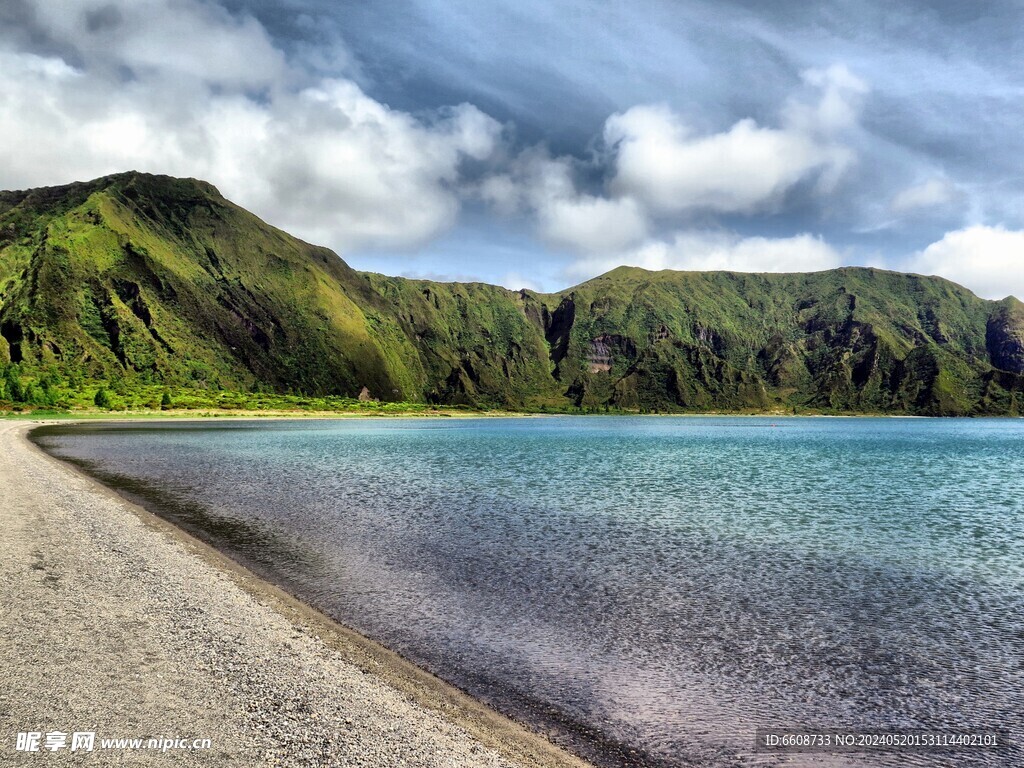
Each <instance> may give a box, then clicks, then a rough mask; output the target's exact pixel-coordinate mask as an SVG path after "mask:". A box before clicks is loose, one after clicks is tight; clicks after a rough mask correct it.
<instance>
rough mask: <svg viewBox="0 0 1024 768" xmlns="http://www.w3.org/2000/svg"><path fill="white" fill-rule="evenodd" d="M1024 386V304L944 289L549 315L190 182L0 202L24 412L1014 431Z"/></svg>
mask: <svg viewBox="0 0 1024 768" xmlns="http://www.w3.org/2000/svg"><path fill="white" fill-rule="evenodd" d="M1022 372H1024V305H1022V304H1021V303H1020V302H1019V301H1017V300H1016V299H1013V298H1008V299H1006V300H1004V301H1001V302H992V301H985V300H982V299H979V298H978V297H976V296H974V295H973V294H971V293H970V292H969V291H967V290H966V289H964V288H961V287H960V286H957V285H955V284H953V283H950V282H949V281H946V280H943V279H941V278H934V277H922V276H917V275H905V274H899V273H893V272H885V271H881V270H874V269H853V268H849V269H839V270H832V271H828V272H819V273H812V274H780V275H752V274H737V273H728V272H711V273H695V272H667V271H666V272H647V271H645V270H641V269H636V268H627V267H622V268H619V269H616V270H613V271H612V272H609V273H608V274H606V275H602V276H600V277H598V278H595V279H593V280H590V281H588V282H586V283H583V284H581V285H578V286H576V287H574V288H570V289H568V290H566V291H563V292H561V293H558V294H550V295H545V294H538V293H534V292H531V291H509V290H505V289H503V288H500V287H496V286H491V285H483V284H458V283H434V282H428V281H419V280H407V279H403V278H395V277H385V276H382V275H375V274H365V273H359V272H356V271H354V270H352V269H351V268H349V267H348V266H347V265H346V264H345V263H344V262H343V261H342V260H341V259H339V258H338V257H337V256H336V255H335V254H333V253H332V252H331V251H328V250H326V249H323V248H318V247H315V246H312V245H308V244H306V243H303V242H301V241H300V240H297V239H295V238H293V237H291V236H289V235H287V234H285V233H284V232H281V231H280V230H277V229H275V228H273V227H271V226H269V225H267V224H265V223H264V222H262V221H260V220H259V219H257V218H256V217H254V216H253V215H251V214H249V213H248V212H246V211H244V210H242V209H241V208H239V207H237V206H235V205H233V204H232V203H230V202H228V201H227V200H225V199H224V198H223V197H221V196H220V194H219V193H218V192H217V190H216V189H214V188H213V187H212V186H210V185H209V184H206V183H204V182H200V181H195V180H191V179H172V178H168V177H158V176H148V175H145V174H138V173H127V174H119V175H116V176H110V177H106V178H103V179H98V180H95V181H92V182H88V183H85V184H72V185H69V186H65V187H54V188H47V189H38V190H29V191H24V192H2V193H0V373H2V375H0V408H6V409H8V410H22V411H25V410H33V409H38V410H48V411H52V410H80V409H97V408H98V409H101V410H105V411H106V410H109V411H122V410H125V409H128V410H147V409H148V410H153V411H174V412H177V411H185V410H209V409H216V410H232V411H233V410H238V411H241V410H254V411H271V410H309V411H315V410H324V411H331V412H356V413H395V412H406V413H422V412H428V411H429V410H430V409H431V408H432V407H434V406H446V407H459V408H470V409H481V408H490V409H503V410H529V411H539V412H548V413H557V412H587V413H605V412H641V413H672V412H705V411H737V412H758V411H765V410H770V411H778V412H786V413H789V412H798V413H851V412H858V413H908V414H922V415H960V414H968V415H980V414H1012V415H1017V414H1019V413H1020V409H1021V402H1022V401H1024V376H1022ZM364 390H365V391H364ZM361 394H362V397H360V395H361ZM101 395H102V397H101Z"/></svg>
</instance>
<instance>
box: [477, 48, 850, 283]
mask: <svg viewBox="0 0 1024 768" xmlns="http://www.w3.org/2000/svg"><path fill="white" fill-rule="evenodd" d="M803 77H804V81H805V84H806V86H807V88H808V89H810V90H811V91H812V92H813V98H810V99H808V98H806V96H805V95H804V96H802V97H801V98H797V97H793V98H791V99H789V100H788V101H787V102H786V103H785V104H784V105H783V108H782V110H781V112H782V118H781V127H779V128H767V127H763V126H759V125H758V124H757V123H756V122H755V121H754V120H752V119H745V120H740V121H739V122H737V123H735V124H734V125H733V126H732V127H731V128H729V129H728V130H725V131H723V132H721V133H714V134H710V135H694V134H693V133H692V132H691V131H690V129H689V128H688V126H687V125H686V123H685V122H684V120H683V119H682V117H680V116H679V115H678V114H676V113H675V112H673V111H672V110H671V109H670V108H669V107H667V106H664V105H639V106H635V107H633V108H631V109H628V110H626V111H625V112H622V113H619V114H614V115H612V116H611V117H609V118H608V120H607V121H606V122H605V126H604V133H603V139H604V145H605V148H606V150H605V151H604V153H603V154H600V155H598V156H597V157H596V158H595V159H594V160H593V161H591V162H590V163H583V162H581V161H578V160H576V159H574V158H571V157H557V158H552V157H551V156H550V155H549V154H548V153H547V152H546V151H545V150H543V149H540V148H533V149H529V150H527V151H525V152H523V153H522V154H521V155H520V156H519V157H518V158H516V159H515V160H514V161H513V162H512V163H510V164H509V166H508V167H507V168H505V169H504V170H503V171H502V172H501V173H497V174H495V175H493V176H491V177H490V178H488V179H486V180H484V181H483V182H482V183H481V184H480V186H479V194H480V196H481V197H482V198H483V199H484V200H485V201H487V202H489V203H490V204H491V206H492V207H493V208H494V209H495V210H497V211H498V212H499V213H502V214H505V215H513V214H521V213H527V214H528V215H530V216H531V217H532V218H533V220H534V222H535V224H536V226H537V230H538V233H539V234H540V235H541V237H542V238H543V239H544V240H545V241H547V242H548V243H551V244H553V245H555V246H559V247H565V248H568V249H569V250H573V251H577V252H579V253H582V254H584V255H587V256H595V257H598V258H599V260H603V259H604V257H609V256H613V255H615V254H621V253H623V252H625V251H628V250H629V249H631V248H637V247H640V246H641V245H642V244H643V243H644V242H645V241H648V240H650V239H651V236H652V232H654V231H656V230H657V229H659V228H663V227H664V225H665V224H666V223H667V221H668V220H672V219H674V220H675V222H674V223H675V224H676V226H678V219H679V218H680V217H688V216H695V215H698V214H701V213H705V214H706V213H713V214H714V213H718V214H721V213H745V214H752V213H757V212H762V211H765V210H771V209H775V208H778V207H779V206H780V205H781V203H782V202H783V198H784V196H785V194H786V192H787V191H789V190H790V189H792V188H793V187H794V186H795V185H796V184H798V183H800V182H803V181H805V180H811V181H814V182H815V184H816V187H817V189H818V191H819V192H821V193H826V192H828V191H830V190H831V189H833V188H834V187H835V185H836V183H837V182H838V180H839V178H840V177H841V176H842V174H843V172H844V171H845V170H846V169H847V168H848V167H849V165H850V164H851V163H852V162H853V160H854V157H855V156H854V152H853V150H851V149H850V148H849V147H847V146H846V145H845V144H844V143H843V141H842V139H843V137H844V136H845V134H846V133H847V132H849V131H851V130H852V129H853V128H855V126H856V120H857V115H858V113H859V109H860V102H861V99H862V97H863V95H864V94H865V93H866V92H867V86H866V85H865V84H864V83H863V82H862V81H861V80H859V79H858V78H856V77H855V76H854V75H852V74H851V73H850V72H849V70H847V69H846V68H845V67H843V66H834V67H831V68H829V69H827V70H809V71H807V72H805V73H804V75H803ZM587 175H589V176H591V177H594V176H602V175H603V176H605V177H606V178H607V179H608V183H607V184H606V185H605V187H604V188H603V189H590V190H588V189H587V188H586V186H585V185H581V184H580V183H579V179H580V178H581V177H585V176H587ZM766 242H767V241H766ZM721 252H722V251H719V253H721ZM726 266H727V265H726Z"/></svg>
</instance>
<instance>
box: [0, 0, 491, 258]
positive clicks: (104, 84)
mask: <svg viewBox="0 0 1024 768" xmlns="http://www.w3.org/2000/svg"><path fill="white" fill-rule="evenodd" d="M66 5H67V4H66V3H63V2H58V0H36V15H37V17H38V18H40V19H46V23H47V25H48V26H47V28H46V34H48V35H49V36H50V38H51V41H50V42H51V47H53V48H55V49H59V50H65V49H66V50H67V51H69V52H68V53H66V54H64V55H63V56H57V55H51V56H39V55H36V54H34V53H31V52H28V51H25V50H19V49H18V47H17V46H16V45H15V44H14V43H12V42H10V41H8V42H7V43H6V44H5V43H3V42H2V41H3V36H2V35H0V71H3V73H4V75H3V77H0V187H3V188H5V189H12V188H24V187H31V186H40V185H46V184H61V183H67V182H69V181H71V180H75V179H78V180H84V179H89V178H93V177H96V176H101V175H104V174H108V173H114V172H118V171H124V170H129V169H135V170H141V171H150V172H156V173H168V174H172V175H178V176H194V177H199V178H204V179H207V180H209V181H211V182H213V183H214V184H216V185H217V186H218V187H219V188H220V190H221V192H223V193H224V194H225V195H226V196H227V197H229V198H231V199H233V200H234V201H236V202H238V203H239V204H241V205H243V206H245V207H247V208H250V209H251V210H253V211H254V212H256V213H257V214H259V215H261V216H263V217H264V218H266V219H267V220H269V221H270V222H272V223H273V224H275V225H277V226H280V227H282V228H284V229H286V230H289V231H291V232H293V233H295V234H297V235H299V236H302V237H304V238H306V239H309V240H313V241H315V242H322V243H325V244H328V245H331V246H332V247H335V248H338V249H348V248H355V247H381V246H409V245H414V244H416V243H419V242H423V241H424V240H426V239H428V238H430V237H432V236H434V235H436V234H438V233H439V232H441V231H443V230H444V229H445V228H447V227H449V226H450V225H451V224H452V223H453V221H454V220H455V217H456V215H457V213H458V210H459V207H460V199H459V194H460V193H459V191H458V187H459V184H460V182H461V180H462V176H461V174H462V170H461V169H462V166H463V161H464V160H466V159H473V160H485V159H487V158H488V157H489V156H490V155H491V153H492V152H493V151H494V150H495V148H496V147H497V146H498V145H499V143H500V141H501V130H502V129H501V126H500V125H499V124H498V123H497V122H496V121H494V120H493V119H492V118H490V117H488V116H487V115H485V114H483V113H482V112H480V111H479V110H478V109H476V108H475V107H473V106H471V105H468V104H462V105H459V106H456V107H451V108H448V109H445V110H441V111H439V112H437V113H435V114H433V115H426V116H419V117H413V116H411V115H409V114H407V113H404V112H401V111H399V110H394V109H390V108H389V107H387V106H385V105H383V104H381V103H379V102H377V101H376V100H374V99H372V98H371V97H369V96H368V95H367V94H366V93H364V92H363V91H362V90H361V89H360V88H359V87H358V86H357V85H356V84H355V83H353V82H351V81H349V80H345V79H338V78H334V79H311V78H309V77H308V76H307V75H305V74H304V73H303V72H302V71H299V70H297V69H295V68H292V67H291V66H290V65H289V64H288V63H287V62H286V60H285V57H284V55H283V54H282V53H281V52H280V51H277V50H276V49H274V48H273V46H272V44H271V42H270V40H269V38H268V36H267V34H266V32H265V31H264V30H263V29H262V27H260V25H259V24H258V23H257V22H256V21H254V20H253V19H252V18H251V17H248V16H233V15H231V14H229V13H227V12H226V11H224V10H223V9H222V8H220V7H218V6H214V5H211V4H208V3H204V2H199V0H173V1H172V0H143V1H140V2H127V0H120V2H114V3H109V2H107V3H103V4H102V5H101V4H99V3H91V2H82V3H80V4H77V5H76V7H75V8H73V9H67V8H66V7H65V6H66ZM61 11H63V12H61Z"/></svg>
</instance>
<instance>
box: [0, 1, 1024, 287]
mask: <svg viewBox="0 0 1024 768" xmlns="http://www.w3.org/2000/svg"><path fill="white" fill-rule="evenodd" d="M1022 28H1024V6H1022V5H1021V4H1020V3H1019V2H1018V1H1017V0H1005V1H1002V2H1001V1H1000V0H991V1H986V2H976V3H966V2H962V0H957V1H956V2H943V1H942V0H934V1H932V2H924V1H923V0H904V2H900V3H893V2H891V0H885V1H884V2H883V1H882V0H826V1H825V2H818V3H812V4H808V3H805V2H802V1H800V0H776V1H775V2H771V3H764V2H763V1H762V0H709V1H708V2H698V1H697V0H671V1H669V0H665V1H662V0H629V1H628V2H624V1H620V0H586V1H583V0H543V2H541V1H540V0H518V1H517V2H516V3H501V4H499V3H495V2H485V1H484V0H404V1H403V2H398V1H397V0H374V2H367V1H366V0H0V188H3V189H24V188H29V187H38V186H46V185H57V184H65V183H68V182H71V181H75V180H87V179H91V178H95V177H98V176H102V175H106V174H109V173H116V172H120V171H126V170H139V171H147V172H152V173H167V174H171V175H175V176H190V177H195V178H202V179H205V180H207V181H210V182H212V183H213V184H215V185H216V186H217V187H218V188H219V189H220V191H221V192H222V193H223V194H224V195H225V196H226V197H228V198H230V199H232V200H234V201H235V202H237V203H238V204H240V205H242V206H244V207H246V208H248V209H249V210H252V211H253V212H254V213H256V214H257V215H259V216H260V217H261V218H263V219H265V220H266V221H268V222H270V223H271V224H274V225H275V226H278V227H281V228H282V229H285V230H287V231H289V232H291V233H292V234H295V235H297V236H299V237H302V238H303V239H305V240H308V241H310V242H314V243H317V244H321V245H327V246H329V247H331V248H333V249H334V250H335V251H337V252H338V253H339V254H340V255H341V256H342V258H344V259H345V260H346V261H348V262H349V263H350V264H352V265H353V266H354V267H356V268H359V269H366V270H372V271H377V272H384V273H387V274H401V275H407V276H410V277H424V278H430V279H439V280H482V281H486V282H493V283H500V284H502V285H506V286H508V287H510V288H532V289H536V290H544V291H556V290H561V289H564V288H566V287H568V286H570V285H573V284H576V283H579V282H582V281H583V280H586V279H588V278H590V277H594V276H596V275H598V274H600V273H602V272H605V271H607V270H609V269H612V268H614V267H616V266H619V265H621V264H629V265H634V266H640V267H645V268H648V269H733V270H741V271H754V272H783V271H811V270H819V269H829V268H832V267H837V266H843V265H865V266H875V267H881V268H886V269H896V270H902V271H912V272H918V273H923V274H940V275H942V276H944V277H947V278H949V279H951V280H954V281H956V282H958V283H960V284H962V285H965V286H967V287H968V288H970V289H971V290H973V291H975V292H976V293H978V294H979V295H981V296H984V297H987V298H1002V297H1004V296H1006V295H1008V294H1014V295H1016V296H1018V297H1024V128H1022V126H1024V35H1021V34H1020V30H1021V29H1022Z"/></svg>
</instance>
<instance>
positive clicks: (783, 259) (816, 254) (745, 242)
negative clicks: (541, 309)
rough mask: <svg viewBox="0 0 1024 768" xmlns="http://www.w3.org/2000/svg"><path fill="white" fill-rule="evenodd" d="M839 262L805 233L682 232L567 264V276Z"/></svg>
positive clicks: (798, 268)
mask: <svg viewBox="0 0 1024 768" xmlns="http://www.w3.org/2000/svg"><path fill="white" fill-rule="evenodd" d="M841 263H842V257H841V255H840V254H839V253H838V252H837V251H836V250H835V249H834V248H832V246H830V245H829V244H828V243H826V242H825V241H823V240H822V239H821V238H818V237H814V236H813V235H809V234H800V235H796V236H794V237H785V238H767V237H740V236H739V235H736V234H733V233H728V232H708V231H686V232H677V233H675V235H673V236H672V237H671V238H670V239H668V240H653V241H651V242H648V243H645V244H644V245H643V246H641V247H639V248H636V249H634V250H632V251H629V252H627V253H621V254H618V255H616V256H603V257H593V256H591V257H584V258H582V259H579V260H577V261H576V262H574V263H573V264H572V265H571V266H570V268H569V270H568V276H569V277H571V278H573V279H581V278H589V277H593V276H595V275H598V274H601V273H603V272H607V271H608V270H610V269H614V268H615V267H617V266H621V265H624V264H625V265H629V266H634V267H643V268H644V269H650V270H661V269H676V270H693V271H707V270H729V271H736V272H814V271H818V270H823V269H833V268H835V267H838V266H840V265H841Z"/></svg>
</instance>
